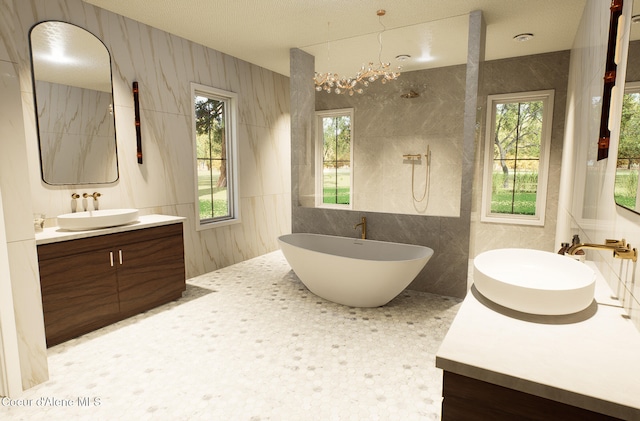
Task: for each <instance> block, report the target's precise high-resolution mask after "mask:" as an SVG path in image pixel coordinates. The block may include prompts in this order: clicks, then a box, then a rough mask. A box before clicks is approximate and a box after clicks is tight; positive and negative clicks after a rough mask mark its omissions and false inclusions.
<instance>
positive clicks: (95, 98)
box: [29, 21, 118, 185]
mask: <svg viewBox="0 0 640 421" xmlns="http://www.w3.org/2000/svg"><path fill="white" fill-rule="evenodd" d="M29 41H30V45H31V64H32V76H33V90H34V97H35V103H36V107H35V108H36V124H37V126H38V140H39V145H40V168H41V174H42V180H43V181H44V182H45V183H47V184H53V185H65V184H96V183H113V182H115V181H116V180H117V179H118V160H117V153H116V137H115V115H114V107H113V90H112V86H111V57H110V55H109V51H108V50H107V48H106V47H105V45H104V44H103V43H102V41H100V40H99V39H98V38H97V37H96V36H95V35H93V34H92V33H90V32H88V31H86V30H84V29H82V28H80V27H78V26H76V25H72V24H69V23H65V22H57V21H46V22H40V23H38V24H37V25H35V26H34V27H33V28H32V29H31V33H30V36H29Z"/></svg>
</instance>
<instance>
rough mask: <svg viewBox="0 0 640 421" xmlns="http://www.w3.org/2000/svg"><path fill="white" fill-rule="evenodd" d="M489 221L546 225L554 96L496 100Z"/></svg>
mask: <svg viewBox="0 0 640 421" xmlns="http://www.w3.org/2000/svg"><path fill="white" fill-rule="evenodd" d="M487 102H488V106H487V135H486V139H485V143H486V149H485V162H484V186H483V192H482V214H481V220H482V221H484V222H501V223H512V224H523V225H544V209H545V205H546V196H547V173H548V168H549V149H550V143H551V120H552V115H553V91H538V92H524V93H518V94H504V95H490V96H489V98H488V101H487Z"/></svg>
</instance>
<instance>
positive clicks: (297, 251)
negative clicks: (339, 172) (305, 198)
mask: <svg viewBox="0 0 640 421" xmlns="http://www.w3.org/2000/svg"><path fill="white" fill-rule="evenodd" d="M278 242H279V243H280V249H281V250H282V253H283V254H284V257H285V258H286V259H287V262H289V265H290V266H291V268H292V269H293V271H294V272H295V273H296V275H298V278H300V280H301V281H302V283H303V284H304V285H305V286H306V287H307V288H308V289H309V290H310V291H311V292H313V293H314V294H316V295H318V296H320V297H322V298H325V299H327V300H329V301H333V302H335V303H339V304H344V305H347V306H350V307H379V306H382V305H385V304H387V303H388V302H389V301H391V300H392V299H393V298H395V297H396V296H397V295H398V294H400V293H401V292H402V291H403V290H404V289H405V288H406V287H407V286H408V285H409V283H411V281H413V279H414V278H415V277H416V276H417V275H418V273H419V272H420V271H421V270H422V268H423V267H424V266H425V265H426V264H427V262H428V261H429V259H430V258H431V256H432V255H433V250H432V249H430V248H429V247H423V246H414V245H410V244H399V243H389V242H384V241H374V240H359V239H354V238H347V237H336V236H330V235H321V234H305V233H296V234H287V235H283V236H281V237H279V238H278Z"/></svg>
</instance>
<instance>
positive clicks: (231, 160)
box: [191, 82, 241, 231]
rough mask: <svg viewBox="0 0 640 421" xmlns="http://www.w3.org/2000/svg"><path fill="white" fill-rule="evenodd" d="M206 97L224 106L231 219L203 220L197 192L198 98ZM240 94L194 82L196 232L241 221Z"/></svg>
mask: <svg viewBox="0 0 640 421" xmlns="http://www.w3.org/2000/svg"><path fill="white" fill-rule="evenodd" d="M196 96H205V97H207V98H211V99H215V100H217V101H222V102H224V103H225V132H226V136H225V137H226V155H227V192H228V193H227V194H228V206H229V208H230V209H229V213H230V215H229V216H224V217H219V218H207V219H201V218H200V198H199V191H198V141H197V132H196V110H195V97H196ZM237 115H238V94H236V93H235V92H231V91H226V90H223V89H219V88H214V87H211V86H207V85H202V84H199V83H195V82H191V130H192V139H193V159H194V160H193V163H194V198H195V202H194V212H195V221H196V224H195V226H196V231H201V230H205V229H211V228H218V227H222V226H225V225H231V224H237V223H240V222H241V219H240V202H239V200H240V190H239V186H240V182H239V179H238V173H239V171H238V139H237V133H238V130H237Z"/></svg>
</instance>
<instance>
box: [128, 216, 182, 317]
mask: <svg viewBox="0 0 640 421" xmlns="http://www.w3.org/2000/svg"><path fill="white" fill-rule="evenodd" d="M163 229H164V230H165V231H164V232H163V233H162V232H161V233H162V234H163V235H165V236H161V237H159V238H148V239H146V240H145V241H144V242H137V243H131V244H124V245H122V246H121V247H118V250H117V253H118V259H117V260H118V265H117V266H118V292H119V296H120V311H121V313H122V315H123V316H125V317H128V315H131V314H135V313H139V312H141V311H145V310H149V309H151V308H153V307H156V306H158V305H160V304H164V303H167V302H169V301H172V300H175V299H178V298H180V297H181V296H182V292H183V291H184V290H185V267H184V245H183V239H182V224H176V225H175V226H171V227H170V228H169V227H167V228H163ZM166 230H171V232H170V235H168V236H167V235H166V234H167V231H166ZM158 231H159V229H158ZM120 256H122V260H121V261H120Z"/></svg>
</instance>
